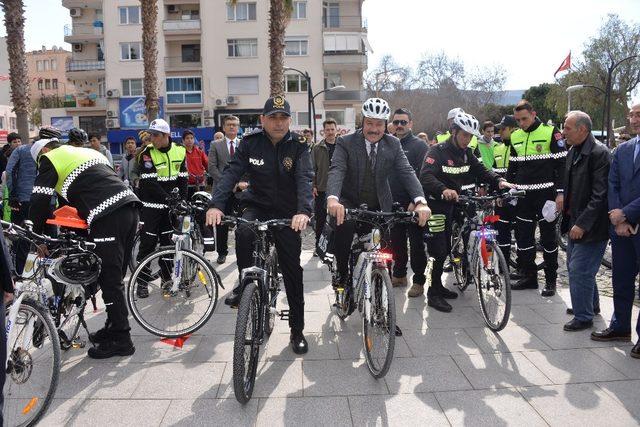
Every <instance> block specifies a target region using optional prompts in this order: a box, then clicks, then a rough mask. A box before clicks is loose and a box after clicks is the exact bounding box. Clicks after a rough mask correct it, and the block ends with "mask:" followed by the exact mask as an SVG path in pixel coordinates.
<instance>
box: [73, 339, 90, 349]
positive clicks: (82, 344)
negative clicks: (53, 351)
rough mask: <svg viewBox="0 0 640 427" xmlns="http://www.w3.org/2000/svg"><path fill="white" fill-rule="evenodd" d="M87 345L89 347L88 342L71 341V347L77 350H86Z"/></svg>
mask: <svg viewBox="0 0 640 427" xmlns="http://www.w3.org/2000/svg"><path fill="white" fill-rule="evenodd" d="M86 345H87V342H86V341H82V340H73V341H71V347H72V348H75V349H79V348H84V347H85V346H86Z"/></svg>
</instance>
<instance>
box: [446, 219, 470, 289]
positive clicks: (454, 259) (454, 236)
mask: <svg viewBox="0 0 640 427" xmlns="http://www.w3.org/2000/svg"><path fill="white" fill-rule="evenodd" d="M461 233H462V227H461V226H460V224H458V223H457V222H454V223H453V224H452V226H451V251H450V253H449V258H450V260H451V267H452V269H453V275H454V277H455V279H456V286H457V287H458V289H460V292H464V291H465V289H467V287H468V286H469V283H470V282H469V274H468V270H469V266H468V264H469V262H468V261H467V251H466V250H465V247H464V239H463V238H462V234H461Z"/></svg>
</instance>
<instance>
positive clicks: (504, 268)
mask: <svg viewBox="0 0 640 427" xmlns="http://www.w3.org/2000/svg"><path fill="white" fill-rule="evenodd" d="M487 246H489V247H490V248H491V256H492V257H494V256H495V257H497V261H498V262H497V267H498V269H499V271H498V273H497V274H498V275H499V276H500V284H499V286H501V288H500V289H496V288H493V291H494V295H498V296H499V297H500V296H502V295H503V294H504V300H505V302H504V312H503V313H502V316H501V318H500V319H491V318H490V313H489V311H490V310H489V309H488V307H487V301H488V296H489V292H487V289H486V288H485V284H489V282H487V283H484V281H482V280H481V278H482V277H483V275H482V269H483V267H482V257H481V256H478V257H477V261H476V265H475V273H476V275H475V278H476V289H477V292H478V302H479V303H480V311H481V312H482V317H483V318H484V321H485V323H486V324H487V326H488V327H489V329H491V330H492V331H494V332H498V331H501V330H502V329H504V328H505V326H507V323H508V322H509V315H510V313H511V281H510V278H509V267H508V265H507V261H506V260H505V258H504V254H503V253H502V251H501V250H500V248H499V247H498V245H497V244H496V242H487ZM478 250H479V248H478ZM491 261H492V268H494V266H496V264H495V262H493V261H495V260H494V259H492V260H491ZM494 270H495V268H494ZM494 274H495V273H494ZM493 279H494V277H493V276H492V277H490V278H489V280H490V281H492V282H493V283H491V285H494V286H497V285H496V283H495V281H493Z"/></svg>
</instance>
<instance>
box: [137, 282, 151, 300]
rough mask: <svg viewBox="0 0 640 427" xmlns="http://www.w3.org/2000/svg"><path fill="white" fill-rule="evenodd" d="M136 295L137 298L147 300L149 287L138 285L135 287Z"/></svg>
mask: <svg viewBox="0 0 640 427" xmlns="http://www.w3.org/2000/svg"><path fill="white" fill-rule="evenodd" d="M136 295H137V296H138V298H149V287H148V286H147V285H140V284H139V285H138V286H137V287H136Z"/></svg>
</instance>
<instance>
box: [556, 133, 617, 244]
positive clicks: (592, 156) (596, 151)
mask: <svg viewBox="0 0 640 427" xmlns="http://www.w3.org/2000/svg"><path fill="white" fill-rule="evenodd" d="M610 165H611V155H610V154H609V149H608V148H607V147H605V146H604V145H603V144H601V143H599V142H597V141H596V140H595V138H594V137H593V135H591V134H589V136H588V137H587V140H586V141H585V142H583V143H582V148H581V150H580V151H579V152H578V150H576V148H575V147H571V148H570V150H569V153H568V154H567V161H566V166H565V174H564V197H565V201H566V202H567V204H568V206H567V207H566V208H565V215H564V216H563V221H562V231H563V232H567V231H569V229H570V228H571V227H572V226H573V225H574V224H575V225H577V226H578V227H580V228H582V229H583V230H585V233H584V236H583V237H582V239H580V240H579V241H578V242H579V243H588V242H598V241H603V240H607V239H608V238H609V218H608V214H607V212H608V209H607V186H608V177H609V167H610Z"/></svg>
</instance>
